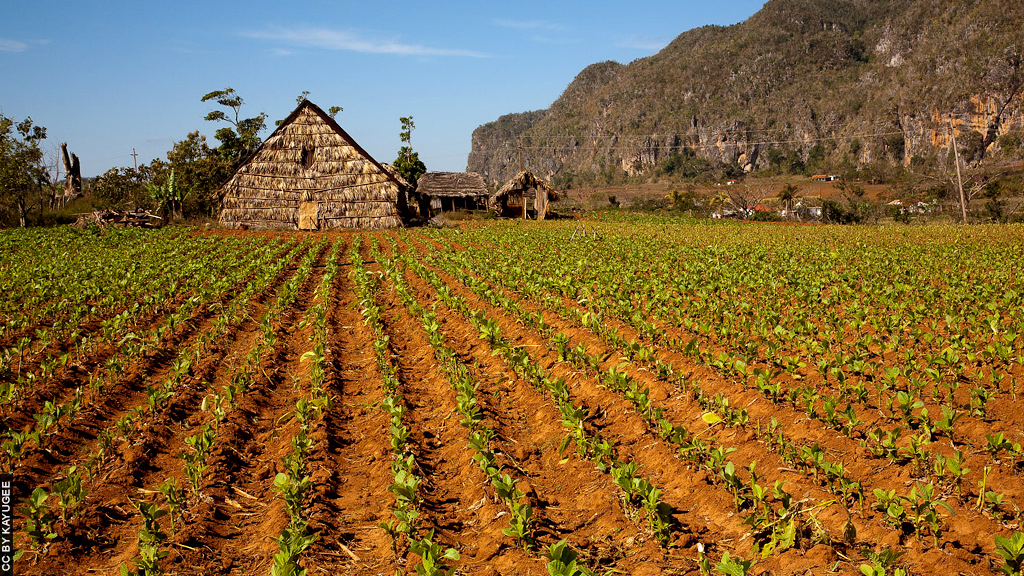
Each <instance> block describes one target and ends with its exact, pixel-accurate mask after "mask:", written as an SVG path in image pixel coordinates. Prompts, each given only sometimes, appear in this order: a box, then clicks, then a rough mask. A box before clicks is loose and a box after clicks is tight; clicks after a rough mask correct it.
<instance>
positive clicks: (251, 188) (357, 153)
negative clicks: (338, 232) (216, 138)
mask: <svg viewBox="0 0 1024 576" xmlns="http://www.w3.org/2000/svg"><path fill="white" fill-rule="evenodd" d="M404 193H405V190H404V188H402V187H401V184H400V183H399V181H398V180H396V179H395V178H394V177H393V176H392V175H391V174H390V173H389V172H388V171H387V169H386V168H384V167H383V166H382V165H381V164H379V163H377V161H376V160H374V159H373V158H371V157H370V155H369V154H367V153H366V151H365V150H363V149H362V148H361V147H360V146H359V145H358V144H356V142H355V141H354V140H353V139H352V137H351V136H349V135H348V134H347V133H346V132H345V131H344V130H342V129H341V126H338V124H337V123H336V122H335V121H334V120H333V119H332V118H331V117H330V116H328V115H327V114H326V113H325V112H324V111H323V110H321V109H320V108H319V107H317V106H316V105H315V104H313V103H312V102H309V101H308V100H307V101H304V102H303V103H302V104H300V105H299V106H298V108H296V109H295V111H294V112H292V113H291V114H290V115H289V116H288V117H287V118H285V119H284V121H283V122H281V125H280V126H278V128H277V129H276V130H274V133H273V134H271V135H270V136H269V137H268V138H267V140H266V141H265V142H264V143H263V145H262V146H260V147H259V149H258V150H256V152H255V153H254V154H253V155H252V156H251V157H250V158H249V159H248V160H247V161H246V162H245V163H244V164H242V166H241V167H239V169H238V170H237V171H236V172H235V174H234V176H232V177H231V179H230V180H229V181H228V182H227V184H225V185H224V186H223V187H222V188H221V198H222V202H223V204H222V208H221V213H220V222H221V224H223V225H224V226H227V227H229V228H242V227H246V228H254V229H259V228H270V229H286V230H295V229H308V230H314V229H329V228H390V227H396V226H402V218H401V216H402V211H403V206H404V202H403V201H404V199H405V197H404Z"/></svg>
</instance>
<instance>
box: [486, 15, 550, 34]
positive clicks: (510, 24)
mask: <svg viewBox="0 0 1024 576" xmlns="http://www.w3.org/2000/svg"><path fill="white" fill-rule="evenodd" d="M493 22H494V25H495V26H500V27H501V28H513V29H515V30H546V31H549V32H558V31H561V30H564V29H565V28H564V27H563V26H561V25H559V24H554V23H551V22H547V21H544V20H508V19H505V18H499V19H496V20H494V21H493Z"/></svg>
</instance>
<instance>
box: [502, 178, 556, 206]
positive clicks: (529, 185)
mask: <svg viewBox="0 0 1024 576" xmlns="http://www.w3.org/2000/svg"><path fill="white" fill-rule="evenodd" d="M534 188H536V189H538V190H544V191H545V192H547V194H548V200H558V191H557V190H555V189H554V188H552V187H551V186H549V185H548V183H547V182H545V181H543V180H541V179H540V178H537V177H536V176H534V175H533V172H530V171H528V170H522V171H521V172H519V174H516V175H515V176H514V177H512V179H511V180H509V181H508V182H506V183H505V185H504V186H502V187H501V188H500V189H498V191H497V192H495V193H494V194H492V195H491V203H492V204H493V203H494V202H495V201H496V200H498V199H499V198H502V197H503V196H508V195H509V194H515V193H523V192H526V191H527V190H531V189H534Z"/></svg>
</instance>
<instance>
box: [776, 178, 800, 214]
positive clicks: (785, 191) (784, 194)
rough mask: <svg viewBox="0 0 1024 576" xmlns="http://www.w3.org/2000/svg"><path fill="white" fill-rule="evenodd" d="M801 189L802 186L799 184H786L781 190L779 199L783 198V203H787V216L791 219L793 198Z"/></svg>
mask: <svg viewBox="0 0 1024 576" xmlns="http://www.w3.org/2000/svg"><path fill="white" fill-rule="evenodd" d="M799 191H800V187H799V186H794V185H792V184H786V185H785V186H783V187H782V190H781V191H780V192H779V200H782V203H783V205H785V207H786V218H787V219H791V218H792V213H793V212H792V207H793V198H796V193H797V192H799Z"/></svg>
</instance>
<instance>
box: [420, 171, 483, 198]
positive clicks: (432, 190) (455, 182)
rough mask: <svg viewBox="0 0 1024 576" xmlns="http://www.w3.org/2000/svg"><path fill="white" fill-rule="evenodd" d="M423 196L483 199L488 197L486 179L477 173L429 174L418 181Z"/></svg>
mask: <svg viewBox="0 0 1024 576" xmlns="http://www.w3.org/2000/svg"><path fill="white" fill-rule="evenodd" d="M416 193H417V194H419V195H421V196H430V197H432V198H437V197H441V196H445V197H460V198H470V197H482V196H487V184H486V183H485V182H484V177H483V176H481V175H480V174H478V173H476V172H427V173H426V174H424V175H422V176H420V179H419V180H417V181H416Z"/></svg>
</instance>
